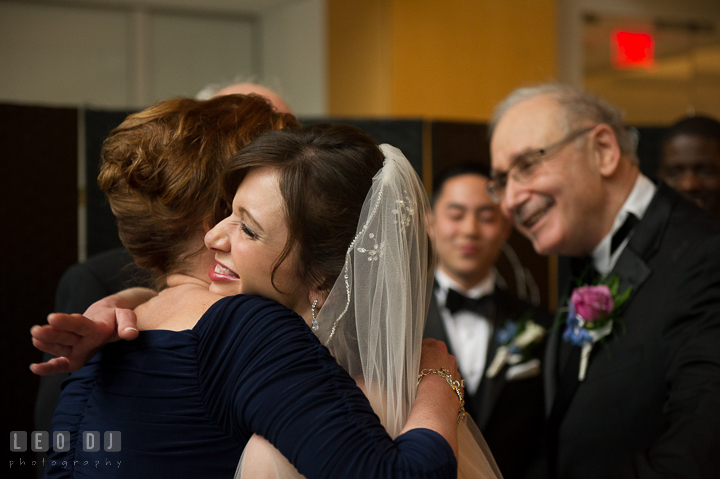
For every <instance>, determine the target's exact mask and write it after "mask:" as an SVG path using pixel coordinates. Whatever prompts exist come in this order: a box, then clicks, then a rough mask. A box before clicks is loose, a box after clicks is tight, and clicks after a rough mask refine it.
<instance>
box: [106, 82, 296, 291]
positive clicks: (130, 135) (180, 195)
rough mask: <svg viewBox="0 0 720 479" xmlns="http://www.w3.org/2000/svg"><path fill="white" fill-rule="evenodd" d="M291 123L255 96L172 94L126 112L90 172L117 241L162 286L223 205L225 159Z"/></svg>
mask: <svg viewBox="0 0 720 479" xmlns="http://www.w3.org/2000/svg"><path fill="white" fill-rule="evenodd" d="M288 126H292V127H296V126H299V124H298V122H297V120H296V119H295V117H294V116H292V115H290V114H284V113H278V112H277V111H275V110H274V109H273V107H272V106H271V105H270V104H269V103H268V102H267V101H266V100H265V99H264V98H262V97H260V96H257V95H226V96H221V97H217V98H213V99H210V100H206V101H199V100H192V99H188V98H177V99H173V100H168V101H164V102H160V103H157V104H156V105H154V106H152V107H150V108H148V109H146V110H143V111H141V112H139V113H135V114H132V115H130V116H128V117H127V118H126V119H125V121H123V123H122V124H121V125H120V126H118V127H117V128H115V129H114V130H113V131H112V132H111V133H110V136H109V137H108V138H107V139H106V140H105V142H104V144H103V148H102V153H101V168H100V175H99V176H98V184H99V185H100V189H101V190H102V191H104V192H105V194H106V195H107V198H108V200H109V202H110V207H111V208H112V211H113V213H114V214H115V218H116V220H117V226H118V232H119V234H120V239H121V241H122V242H123V244H124V245H125V247H127V249H128V250H129V251H130V253H131V254H132V256H133V258H134V259H135V262H136V263H137V264H138V266H140V267H142V268H146V269H148V270H150V271H151V272H153V273H154V274H155V276H156V278H157V281H156V283H157V286H158V287H162V286H163V285H164V284H165V279H166V277H167V276H168V275H169V274H173V273H178V272H183V271H184V268H183V265H184V264H185V262H186V260H187V259H188V258H190V257H192V256H194V255H196V254H198V253H200V252H201V251H202V248H199V249H198V247H197V240H198V238H199V237H200V238H201V237H202V236H201V235H202V234H203V233H204V230H205V228H206V227H208V226H212V225H211V221H212V216H213V213H216V212H218V211H223V209H225V210H226V207H224V206H223V205H224V203H223V205H221V206H218V201H219V198H220V189H219V180H220V176H221V172H222V171H223V168H224V167H225V166H226V164H227V163H228V161H229V160H230V158H232V156H233V155H234V154H236V153H237V152H238V151H239V150H240V149H241V148H243V147H244V146H245V145H247V144H248V143H249V142H250V141H251V140H252V139H253V138H255V137H256V136H258V135H259V134H260V133H262V132H264V131H267V130H273V129H280V128H285V127H288Z"/></svg>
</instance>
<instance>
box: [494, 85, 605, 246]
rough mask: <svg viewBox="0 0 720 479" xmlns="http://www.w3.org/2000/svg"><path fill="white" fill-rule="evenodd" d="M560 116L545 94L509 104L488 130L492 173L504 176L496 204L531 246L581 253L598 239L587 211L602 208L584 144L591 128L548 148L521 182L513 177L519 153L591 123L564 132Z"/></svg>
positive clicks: (597, 180) (596, 175) (599, 180)
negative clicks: (502, 189)
mask: <svg viewBox="0 0 720 479" xmlns="http://www.w3.org/2000/svg"><path fill="white" fill-rule="evenodd" d="M562 118H563V116H562V110H561V107H560V105H559V104H558V103H557V102H556V101H555V100H554V99H553V98H552V97H551V96H550V95H541V96H537V97H533V98H530V99H527V100H523V101H521V102H520V103H517V104H515V105H514V106H512V107H510V108H509V109H508V110H507V112H505V114H504V115H503V116H502V118H501V119H500V121H499V122H498V123H497V125H496V127H495V130H494V132H493V137H492V140H491V144H490V150H491V155H492V169H493V174H494V175H503V174H507V175H508V176H507V187H506V189H505V192H504V194H503V195H502V197H501V200H502V201H501V204H500V206H501V209H502V211H503V214H505V215H506V216H507V217H509V218H512V219H513V221H514V222H515V226H516V227H517V229H518V230H519V231H520V232H521V233H522V234H523V235H525V236H527V237H528V239H530V241H532V243H533V247H534V248H535V251H537V252H538V253H540V254H543V255H548V254H563V255H569V256H583V255H586V254H589V253H590V252H592V250H593V248H594V247H595V246H596V245H597V244H598V243H599V242H600V240H601V239H602V232H601V231H599V230H598V227H597V224H594V223H597V222H593V215H597V214H598V212H600V211H602V208H603V204H604V201H603V195H604V193H603V184H602V181H603V179H602V177H601V175H600V173H599V171H598V168H597V165H594V162H593V159H592V155H591V148H590V145H591V142H592V141H593V135H594V131H589V132H588V133H587V134H585V135H582V136H580V137H578V139H576V140H573V141H571V142H569V143H567V144H564V145H562V146H560V147H558V148H556V149H554V150H553V151H552V152H551V153H548V156H547V158H546V159H544V160H543V161H542V163H539V164H538V165H537V166H536V167H535V168H534V169H533V173H532V175H530V177H528V178H525V179H523V180H522V181H518V180H517V179H516V178H515V177H514V176H517V175H514V173H515V172H516V171H517V168H518V167H519V165H518V159H519V158H521V157H522V156H523V155H526V154H528V153H531V152H534V151H537V150H538V149H541V148H546V147H547V146H548V145H552V144H555V143H557V142H559V141H561V140H562V139H563V138H564V137H566V136H567V134H568V133H571V132H572V131H576V130H577V131H580V130H581V129H584V128H589V127H592V126H593V125H592V124H591V123H589V122H584V123H583V124H578V125H571V126H570V130H569V131H566V130H565V129H564V128H563V123H562ZM585 123H587V124H585Z"/></svg>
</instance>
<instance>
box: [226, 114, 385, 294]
mask: <svg viewBox="0 0 720 479" xmlns="http://www.w3.org/2000/svg"><path fill="white" fill-rule="evenodd" d="M382 165H383V155H382V152H381V151H380V149H379V148H378V146H377V144H376V143H375V141H374V140H373V139H372V138H370V137H369V136H368V135H367V134H366V133H365V132H363V131H362V130H361V129H359V128H355V127H352V126H347V125H339V124H327V123H324V124H316V125H312V126H307V127H304V128H299V129H286V130H276V131H268V132H265V133H263V134H262V135H260V136H259V137H258V138H256V139H255V140H254V141H253V142H252V143H250V144H249V145H248V146H247V147H245V148H243V149H242V150H241V151H240V153H238V154H237V155H236V156H235V157H234V158H233V159H232V160H231V161H230V162H229V163H228V166H227V169H226V171H225V173H224V174H223V178H222V183H221V184H222V191H223V195H224V198H225V201H226V203H228V204H229V203H232V199H233V197H234V196H235V192H236V191H237V189H238V186H240V183H241V182H242V180H243V178H245V175H247V173H248V171H249V170H250V169H251V168H257V167H273V168H277V169H278V170H279V173H280V185H279V186H280V194H281V195H282V198H283V202H284V206H285V212H284V216H285V222H286V224H287V226H288V238H287V242H286V243H285V247H284V249H283V251H282V253H281V254H280V256H279V257H278V258H277V260H276V261H275V264H274V267H273V271H272V278H273V279H274V276H275V273H276V271H277V269H278V268H279V267H280V264H282V262H283V261H284V260H285V258H287V257H288V255H289V254H290V253H291V252H292V251H293V249H295V251H297V255H298V259H299V261H297V262H296V264H297V267H296V268H297V269H296V271H295V273H296V276H297V277H298V278H299V279H300V280H301V281H303V282H304V283H305V284H306V285H309V286H314V287H317V288H318V289H320V290H321V291H323V292H328V291H330V289H331V288H332V286H333V284H334V283H335V280H336V279H337V277H338V275H339V274H340V271H341V270H342V268H343V265H344V264H345V253H346V251H347V248H348V246H349V245H350V243H351V242H352V240H353V237H354V236H355V231H356V229H357V223H358V220H359V218H360V212H361V210H362V205H363V203H364V201H365V197H366V196H367V193H368V191H369V190H370V187H371V186H372V179H373V177H374V176H375V174H376V173H377V172H378V170H380V168H382ZM221 219H222V213H221V214H220V215H219V216H218V217H216V220H217V221H219V220H221ZM273 286H274V287H275V289H276V290H277V289H278V288H277V287H276V286H275V283H274V281H273ZM278 291H279V290H278Z"/></svg>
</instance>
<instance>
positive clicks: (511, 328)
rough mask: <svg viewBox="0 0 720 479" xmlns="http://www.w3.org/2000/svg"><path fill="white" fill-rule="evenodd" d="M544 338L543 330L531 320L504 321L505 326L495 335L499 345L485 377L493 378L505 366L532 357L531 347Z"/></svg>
mask: <svg viewBox="0 0 720 479" xmlns="http://www.w3.org/2000/svg"><path fill="white" fill-rule="evenodd" d="M543 336H545V328H543V327H542V326H540V325H539V324H537V323H536V322H535V321H533V320H532V319H525V320H520V321H517V322H516V321H506V322H505V326H504V327H503V328H502V329H500V330H499V331H498V332H497V333H496V334H495V341H496V342H497V343H498V344H500V346H499V347H498V349H497V352H496V353H495V357H494V358H493V360H492V362H491V363H490V366H489V367H488V369H487V372H486V375H487V377H489V378H494V377H495V376H497V375H498V373H499V372H500V370H501V369H502V368H503V366H505V365H506V364H510V365H513V364H518V363H520V362H522V361H527V360H528V359H529V358H530V357H531V356H532V346H533V345H535V344H537V343H539V342H540V341H541V340H542V338H543Z"/></svg>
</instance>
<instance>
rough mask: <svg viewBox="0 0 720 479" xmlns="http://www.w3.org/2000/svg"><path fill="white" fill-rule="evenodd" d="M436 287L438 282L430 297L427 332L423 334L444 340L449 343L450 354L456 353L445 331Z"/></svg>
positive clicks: (426, 336) (426, 324)
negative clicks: (436, 295)
mask: <svg viewBox="0 0 720 479" xmlns="http://www.w3.org/2000/svg"><path fill="white" fill-rule="evenodd" d="M435 288H437V284H435V287H434V288H433V292H432V297H431V298H430V307H429V308H428V315H427V321H426V323H425V334H424V335H423V337H425V338H434V339H437V340H438V341H442V342H444V343H445V344H446V345H447V348H448V351H449V352H450V354H454V352H453V350H452V345H451V344H450V341H449V340H448V335H447V332H446V331H445V326H444V325H443V321H442V318H441V317H440V310H439V309H438V304H437V299H435Z"/></svg>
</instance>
